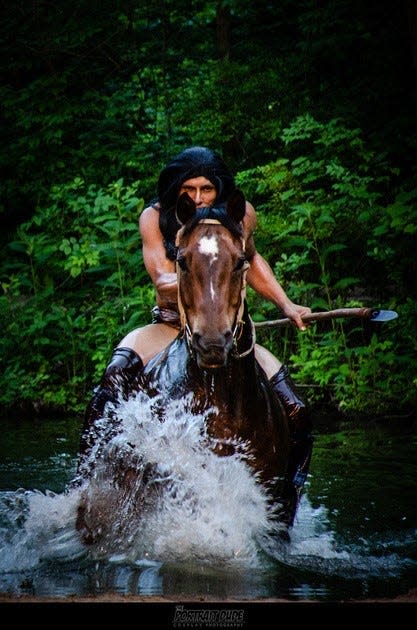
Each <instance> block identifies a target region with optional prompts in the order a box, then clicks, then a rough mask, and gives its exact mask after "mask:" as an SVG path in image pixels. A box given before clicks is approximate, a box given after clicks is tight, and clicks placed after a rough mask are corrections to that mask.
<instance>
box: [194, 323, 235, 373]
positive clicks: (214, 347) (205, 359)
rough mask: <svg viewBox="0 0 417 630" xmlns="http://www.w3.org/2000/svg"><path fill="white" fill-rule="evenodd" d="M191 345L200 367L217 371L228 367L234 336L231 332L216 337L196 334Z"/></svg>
mask: <svg viewBox="0 0 417 630" xmlns="http://www.w3.org/2000/svg"><path fill="white" fill-rule="evenodd" d="M191 345H192V348H193V350H194V352H195V355H196V360H197V364H198V366H199V367H200V368H202V369H204V370H215V369H218V368H221V367H224V366H225V365H226V363H227V359H228V356H229V352H230V350H231V348H232V346H233V335H232V332H231V331H227V332H226V333H225V334H223V335H220V334H219V335H216V336H209V335H207V336H206V335H201V334H199V333H194V334H193V336H192V339H191Z"/></svg>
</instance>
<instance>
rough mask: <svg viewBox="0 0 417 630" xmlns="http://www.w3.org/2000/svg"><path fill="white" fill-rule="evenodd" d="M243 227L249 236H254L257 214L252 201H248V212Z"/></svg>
mask: <svg viewBox="0 0 417 630" xmlns="http://www.w3.org/2000/svg"><path fill="white" fill-rule="evenodd" d="M243 225H244V228H245V232H246V234H247V235H251V234H253V232H254V231H255V228H256V212H255V208H254V207H253V205H252V204H251V203H250V201H246V212H245V216H244V218H243Z"/></svg>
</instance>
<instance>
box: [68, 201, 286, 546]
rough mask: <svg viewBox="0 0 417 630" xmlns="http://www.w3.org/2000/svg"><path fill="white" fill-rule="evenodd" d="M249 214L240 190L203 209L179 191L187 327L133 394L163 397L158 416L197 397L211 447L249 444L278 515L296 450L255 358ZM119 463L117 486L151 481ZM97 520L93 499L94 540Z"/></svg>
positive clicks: (86, 515)
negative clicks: (247, 236)
mask: <svg viewBox="0 0 417 630" xmlns="http://www.w3.org/2000/svg"><path fill="white" fill-rule="evenodd" d="M244 214H245V199H244V196H243V194H242V193H241V192H240V191H238V192H236V193H235V194H234V195H233V196H232V197H231V198H230V200H229V201H228V203H227V205H226V206H225V207H213V208H203V209H199V210H198V211H196V208H195V205H194V202H193V201H192V200H191V199H190V197H189V196H188V195H187V194H186V193H185V194H184V195H182V196H181V197H180V199H179V201H178V204H177V217H178V219H179V221H180V223H181V224H182V226H183V227H182V228H181V229H180V230H179V232H178V236H177V243H176V245H177V276H178V303H179V310H180V316H181V331H180V333H179V334H178V336H177V338H176V339H175V340H174V341H173V342H172V343H171V344H170V345H169V346H168V347H167V348H166V349H165V350H163V351H162V352H161V353H159V354H158V355H157V356H156V357H155V358H154V359H153V360H151V361H150V362H149V363H148V364H147V365H146V366H145V368H143V370H141V371H140V373H139V374H138V376H137V379H136V381H135V385H134V387H133V386H132V394H133V393H136V392H137V391H142V392H145V393H146V394H147V395H148V396H149V397H151V398H154V399H155V405H154V407H153V413H154V414H155V421H156V422H158V421H163V420H164V412H165V409H166V407H167V406H168V403H169V402H170V401H172V400H175V399H177V400H181V399H184V398H185V397H187V396H188V397H189V396H191V409H190V411H191V412H192V413H195V414H204V417H205V423H206V431H207V436H208V438H209V440H208V447H209V448H211V449H213V450H214V452H215V453H216V454H217V455H219V456H228V455H231V454H233V453H235V452H236V451H239V450H241V452H242V457H243V458H244V459H245V460H246V461H247V463H248V466H250V467H252V469H253V471H254V473H255V475H256V478H257V479H259V481H260V483H261V484H263V485H264V486H265V488H266V489H267V493H268V496H269V497H270V501H271V505H272V506H273V511H274V510H275V514H276V517H277V519H278V520H279V519H280V513H281V512H280V510H281V508H282V502H281V499H282V497H283V496H284V494H285V484H286V472H287V468H288V459H289V449H290V444H289V431H288V421H287V417H286V415H285V412H284V410H283V407H282V406H281V403H280V402H279V400H278V398H277V397H276V394H275V393H274V391H273V389H272V387H271V385H270V383H269V381H268V378H267V376H266V374H265V372H264V371H263V369H262V368H261V366H260V365H259V363H258V362H257V361H256V359H255V333H254V326H253V323H252V321H251V319H250V317H249V316H248V313H247V309H246V301H245V297H246V282H245V280H246V272H247V269H248V267H249V263H248V260H247V258H246V254H245V241H244V237H243V229H242V223H241V222H242V219H243V217H244ZM113 429H114V428H113ZM113 429H112V430H113ZM117 430H118V428H117V427H116V429H114V431H115V432H116V433H117ZM97 452H98V451H97ZM110 459H111V458H108V461H109V460H110ZM112 466H113V470H114V476H115V477H116V478H117V479H116V482H115V485H116V486H117V487H118V488H122V490H123V493H125V495H126V494H129V493H130V494H135V493H138V487H139V485H140V486H141V487H142V488H144V487H145V486H146V484H147V483H148V484H149V480H150V479H152V474H153V473H152V470H151V469H149V467H148V468H147V469H146V470H143V467H142V468H140V463H138V462H136V463H135V464H132V463H129V465H123V466H121V467H120V468H117V465H115V464H114V458H113V462H112ZM150 485H152V484H150ZM141 501H142V504H143V502H144V500H143V495H142V499H141ZM92 510H93V511H95V515H94V518H93V517H92V513H91V512H92ZM96 520H97V508H94V506H92V505H91V500H89V501H86V500H84V501H82V502H81V505H80V509H79V519H78V527H79V529H80V530H82V532H83V534H84V539H85V540H86V541H87V542H90V541H93V540H95V539H96V538H97V531H99V530H100V527H97V524H96V523H95V524H94V525H92V524H91V523H92V521H96ZM100 531H101V530H100Z"/></svg>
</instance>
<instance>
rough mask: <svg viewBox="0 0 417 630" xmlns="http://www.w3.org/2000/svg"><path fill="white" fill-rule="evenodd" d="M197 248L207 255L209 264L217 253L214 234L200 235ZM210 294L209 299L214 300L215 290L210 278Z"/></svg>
mask: <svg viewBox="0 0 417 630" xmlns="http://www.w3.org/2000/svg"><path fill="white" fill-rule="evenodd" d="M198 250H199V252H200V253H201V254H204V255H205V256H208V257H209V264H210V265H212V264H213V263H214V261H215V260H216V259H217V256H218V254H219V245H218V243H217V238H216V237H215V236H214V235H212V236H202V237H201V239H200V241H199V243H198ZM210 295H211V299H212V300H214V296H215V291H214V287H213V282H212V280H210Z"/></svg>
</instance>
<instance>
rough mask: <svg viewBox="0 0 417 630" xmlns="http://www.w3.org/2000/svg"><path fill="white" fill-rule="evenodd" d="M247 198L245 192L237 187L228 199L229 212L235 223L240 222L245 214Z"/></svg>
mask: <svg viewBox="0 0 417 630" xmlns="http://www.w3.org/2000/svg"><path fill="white" fill-rule="evenodd" d="M245 212H246V199H245V195H244V194H243V192H242V191H241V190H239V189H236V190H235V191H234V192H233V193H232V194H231V195H230V197H229V199H228V200H227V214H228V215H229V216H230V218H231V219H233V221H235V223H240V222H241V221H242V219H243V217H244V216H245Z"/></svg>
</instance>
